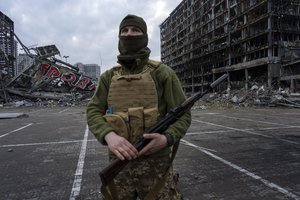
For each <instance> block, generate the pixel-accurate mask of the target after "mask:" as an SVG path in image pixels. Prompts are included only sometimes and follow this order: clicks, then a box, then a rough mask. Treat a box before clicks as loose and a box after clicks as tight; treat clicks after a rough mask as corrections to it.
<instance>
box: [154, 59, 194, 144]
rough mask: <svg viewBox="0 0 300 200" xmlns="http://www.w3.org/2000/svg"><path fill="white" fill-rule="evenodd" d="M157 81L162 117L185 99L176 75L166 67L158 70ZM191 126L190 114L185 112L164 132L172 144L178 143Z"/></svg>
mask: <svg viewBox="0 0 300 200" xmlns="http://www.w3.org/2000/svg"><path fill="white" fill-rule="evenodd" d="M158 72H159V74H160V75H159V79H160V81H159V82H160V84H159V85H160V87H162V91H161V98H162V99H161V104H162V105H163V104H164V105H165V106H164V109H165V110H164V111H162V113H163V115H164V114H166V113H167V112H169V111H170V110H171V109H173V108H174V107H176V106H178V105H179V104H181V103H182V102H183V101H184V100H185V99H186V97H185V95H184V92H183V90H182V86H181V83H180V81H179V79H178V77H177V75H176V73H175V72H174V71H173V70H172V69H171V68H169V67H168V66H166V65H163V66H162V70H159V69H158ZM190 124H191V112H190V111H187V112H186V113H185V114H184V115H183V116H182V117H180V118H179V119H178V120H177V121H176V122H174V123H173V124H171V125H170V126H169V127H168V128H167V129H166V130H165V132H166V133H169V134H170V135H171V136H172V137H173V140H174V142H177V141H179V140H180V139H181V138H182V137H183V136H184V135H185V133H186V132H187V130H188V128H189V126H190Z"/></svg>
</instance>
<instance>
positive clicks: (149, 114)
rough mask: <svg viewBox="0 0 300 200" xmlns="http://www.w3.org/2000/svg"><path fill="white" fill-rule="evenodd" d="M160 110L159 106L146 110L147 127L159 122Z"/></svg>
mask: <svg viewBox="0 0 300 200" xmlns="http://www.w3.org/2000/svg"><path fill="white" fill-rule="evenodd" d="M158 117H159V112H158V109H157V108H148V109H145V110H144V126H145V129H147V128H149V127H151V126H153V125H154V124H156V123H157V122H158Z"/></svg>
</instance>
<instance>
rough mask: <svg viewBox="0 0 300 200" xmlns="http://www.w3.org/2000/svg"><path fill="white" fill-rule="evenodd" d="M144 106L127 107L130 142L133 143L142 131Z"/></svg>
mask: <svg viewBox="0 0 300 200" xmlns="http://www.w3.org/2000/svg"><path fill="white" fill-rule="evenodd" d="M143 110H144V108H143V107H135V108H128V117H129V127H130V131H131V138H130V142H132V143H135V142H136V141H137V139H138V138H139V137H140V136H141V135H142V134H143V132H144V112H143Z"/></svg>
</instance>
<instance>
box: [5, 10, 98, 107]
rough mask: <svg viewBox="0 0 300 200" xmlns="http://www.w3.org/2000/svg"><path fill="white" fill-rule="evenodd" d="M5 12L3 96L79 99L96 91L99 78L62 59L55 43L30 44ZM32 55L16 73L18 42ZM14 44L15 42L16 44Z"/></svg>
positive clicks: (9, 99)
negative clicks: (23, 38) (32, 45)
mask: <svg viewBox="0 0 300 200" xmlns="http://www.w3.org/2000/svg"><path fill="white" fill-rule="evenodd" d="M0 14H1V21H0V22H1V24H0V25H1V29H0V30H1V32H0V41H1V51H0V55H1V56H0V82H1V85H0V86H1V88H0V89H1V90H0V100H1V102H4V103H7V102H10V101H11V100H12V98H11V96H18V97H21V98H23V99H26V98H28V99H35V100H37V99H38V100H40V99H46V100H49V99H50V100H61V101H77V100H82V99H84V98H86V97H89V96H91V95H92V94H93V91H94V90H95V85H96V79H93V78H90V77H88V76H85V75H83V74H82V73H81V72H80V71H79V69H78V68H77V67H75V66H73V65H71V64H69V63H67V62H64V61H62V60H59V59H57V58H56V57H55V55H60V52H59V50H58V49H57V48H56V46H55V45H48V46H40V47H36V48H30V49H29V48H27V47H26V46H25V45H24V44H23V43H22V42H21V40H20V39H19V38H18V37H17V35H16V34H15V33H14V30H13V22H12V21H11V20H10V19H9V18H8V17H3V16H5V15H3V13H0ZM17 42H18V43H19V44H20V45H21V47H22V49H23V50H24V52H25V54H26V55H27V56H29V57H30V58H31V62H29V63H30V65H29V66H26V67H25V68H24V69H23V70H22V71H21V72H20V73H18V74H16V73H15V71H16V66H15V64H14V63H15V62H16V53H14V52H16V49H17V48H16V44H17ZM12 44H13V46H12Z"/></svg>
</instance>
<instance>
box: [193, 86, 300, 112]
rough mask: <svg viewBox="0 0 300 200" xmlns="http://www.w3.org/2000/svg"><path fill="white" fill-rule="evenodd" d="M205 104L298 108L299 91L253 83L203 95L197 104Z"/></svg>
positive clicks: (299, 103)
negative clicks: (291, 91) (239, 87)
mask: <svg viewBox="0 0 300 200" xmlns="http://www.w3.org/2000/svg"><path fill="white" fill-rule="evenodd" d="M201 103H202V104H203V103H204V104H207V105H206V106H208V105H210V106H208V107H211V106H213V104H214V106H218V105H219V106H220V105H222V106H223V107H235V108H236V107H237V106H238V107H248V106H272V107H273V106H286V107H292V108H300V93H289V90H288V89H283V88H279V89H274V88H269V87H266V86H265V85H253V86H252V87H251V89H249V90H246V89H245V88H242V89H234V90H230V89H227V90H226V91H224V92H223V93H212V94H209V95H206V96H204V97H203V99H202V102H199V103H198V105H197V106H194V108H199V104H201Z"/></svg>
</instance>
